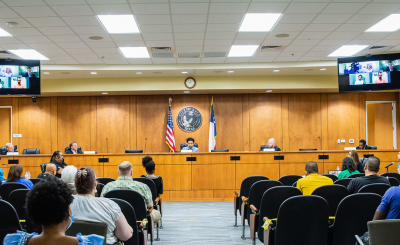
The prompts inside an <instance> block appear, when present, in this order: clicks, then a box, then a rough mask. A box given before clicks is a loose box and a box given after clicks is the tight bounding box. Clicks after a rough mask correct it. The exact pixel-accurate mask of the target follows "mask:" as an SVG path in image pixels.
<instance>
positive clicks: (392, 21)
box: [365, 14, 400, 32]
mask: <svg viewBox="0 0 400 245" xmlns="http://www.w3.org/2000/svg"><path fill="white" fill-rule="evenodd" d="M398 29H400V14H391V15H389V16H388V17H386V18H384V19H383V20H381V21H379V22H378V23H376V24H375V25H373V26H372V27H371V28H369V29H368V30H366V31H365V32H394V31H397V30H398Z"/></svg>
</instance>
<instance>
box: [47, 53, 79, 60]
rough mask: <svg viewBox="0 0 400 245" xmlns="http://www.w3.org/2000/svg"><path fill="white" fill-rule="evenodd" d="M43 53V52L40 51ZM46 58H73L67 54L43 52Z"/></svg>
mask: <svg viewBox="0 0 400 245" xmlns="http://www.w3.org/2000/svg"><path fill="white" fill-rule="evenodd" d="M42 54H43V53H42ZM43 55H44V56H46V57H47V58H49V59H51V60H66V59H73V58H72V57H71V55H69V54H46V55H45V54H43Z"/></svg>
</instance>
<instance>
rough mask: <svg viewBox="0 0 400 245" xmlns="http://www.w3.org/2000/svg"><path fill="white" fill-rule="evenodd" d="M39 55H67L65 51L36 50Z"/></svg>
mask: <svg viewBox="0 0 400 245" xmlns="http://www.w3.org/2000/svg"><path fill="white" fill-rule="evenodd" d="M36 51H38V52H39V53H41V54H43V55H53V54H67V52H65V51H64V50H63V49H60V48H58V49H36Z"/></svg>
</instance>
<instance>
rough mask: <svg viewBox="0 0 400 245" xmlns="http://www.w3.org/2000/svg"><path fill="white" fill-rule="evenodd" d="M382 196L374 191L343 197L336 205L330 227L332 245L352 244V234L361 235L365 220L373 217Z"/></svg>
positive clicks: (354, 241)
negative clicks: (333, 219)
mask: <svg viewBox="0 0 400 245" xmlns="http://www.w3.org/2000/svg"><path fill="white" fill-rule="evenodd" d="M381 199H382V197H381V196H380V195H378V194H375V193H356V194H352V195H348V196H347V197H345V198H344V199H343V200H342V201H341V202H340V203H339V206H338V209H337V211H336V215H335V221H334V223H333V225H332V227H331V230H330V231H331V234H330V235H331V237H332V245H354V244H355V243H356V238H355V237H354V235H358V236H362V235H363V234H364V233H365V232H366V231H367V230H368V229H367V222H368V221H371V220H372V219H373V217H374V214H375V211H376V209H377V208H378V206H379V204H380V202H381Z"/></svg>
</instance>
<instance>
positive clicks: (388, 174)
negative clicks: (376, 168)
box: [381, 172, 400, 182]
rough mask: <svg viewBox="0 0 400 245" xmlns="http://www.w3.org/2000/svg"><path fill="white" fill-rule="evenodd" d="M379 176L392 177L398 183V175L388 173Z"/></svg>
mask: <svg viewBox="0 0 400 245" xmlns="http://www.w3.org/2000/svg"><path fill="white" fill-rule="evenodd" d="M381 176H383V177H393V178H396V179H397V180H398V181H399V182H400V174H399V173H393V172H389V173H383V174H381Z"/></svg>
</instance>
